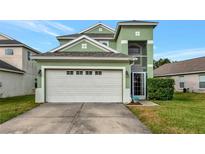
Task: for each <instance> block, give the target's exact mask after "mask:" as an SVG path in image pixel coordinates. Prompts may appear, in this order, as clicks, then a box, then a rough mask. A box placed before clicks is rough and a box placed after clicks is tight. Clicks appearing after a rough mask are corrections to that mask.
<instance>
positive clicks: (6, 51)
mask: <svg viewBox="0 0 205 154" xmlns="http://www.w3.org/2000/svg"><path fill="white" fill-rule="evenodd" d="M13 54H14V51H13V49H9V48H8V49H5V55H13Z"/></svg>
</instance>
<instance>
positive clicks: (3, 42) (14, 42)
mask: <svg viewBox="0 0 205 154" xmlns="http://www.w3.org/2000/svg"><path fill="white" fill-rule="evenodd" d="M0 35H2V36H4V37H5V36H6V37H7V38H9V39H8V40H0V47H19V46H20V47H25V48H27V49H30V50H32V51H33V52H35V53H40V52H39V51H37V50H36V49H33V48H31V47H29V46H28V45H26V44H24V43H22V42H20V41H17V40H15V39H13V38H11V37H9V36H7V35H5V34H2V33H0Z"/></svg>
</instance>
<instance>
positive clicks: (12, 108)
mask: <svg viewBox="0 0 205 154" xmlns="http://www.w3.org/2000/svg"><path fill="white" fill-rule="evenodd" d="M36 106H38V104H36V103H35V101H34V96H33V95H28V96H17V97H10V98H0V124H1V123H3V122H5V121H7V120H9V119H11V118H13V117H16V116H17V115H19V114H22V113H24V112H26V111H28V110H30V109H32V108H34V107H36Z"/></svg>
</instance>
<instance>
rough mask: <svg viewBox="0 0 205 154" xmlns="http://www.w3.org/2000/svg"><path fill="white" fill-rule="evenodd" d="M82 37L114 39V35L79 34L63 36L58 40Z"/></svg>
mask: <svg viewBox="0 0 205 154" xmlns="http://www.w3.org/2000/svg"><path fill="white" fill-rule="evenodd" d="M82 35H87V36H89V37H91V38H92V37H94V38H101V37H106V38H107V37H111V38H112V37H114V34H85V33H83V34H79V33H76V34H70V35H62V36H58V37H57V38H59V37H76V38H77V37H80V36H82Z"/></svg>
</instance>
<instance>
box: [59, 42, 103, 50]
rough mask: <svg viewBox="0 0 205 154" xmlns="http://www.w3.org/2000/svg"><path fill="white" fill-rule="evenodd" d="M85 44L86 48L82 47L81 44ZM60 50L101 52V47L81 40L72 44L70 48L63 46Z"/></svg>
mask: <svg viewBox="0 0 205 154" xmlns="http://www.w3.org/2000/svg"><path fill="white" fill-rule="evenodd" d="M84 43H85V44H87V49H82V46H81V45H82V44H84ZM62 51H68V52H69V51H70V52H103V50H102V49H100V48H98V47H96V46H94V45H92V44H91V43H89V42H87V41H85V40H83V41H80V42H78V43H77V44H75V45H74V46H72V47H71V48H64V49H62V50H61V52H62Z"/></svg>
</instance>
